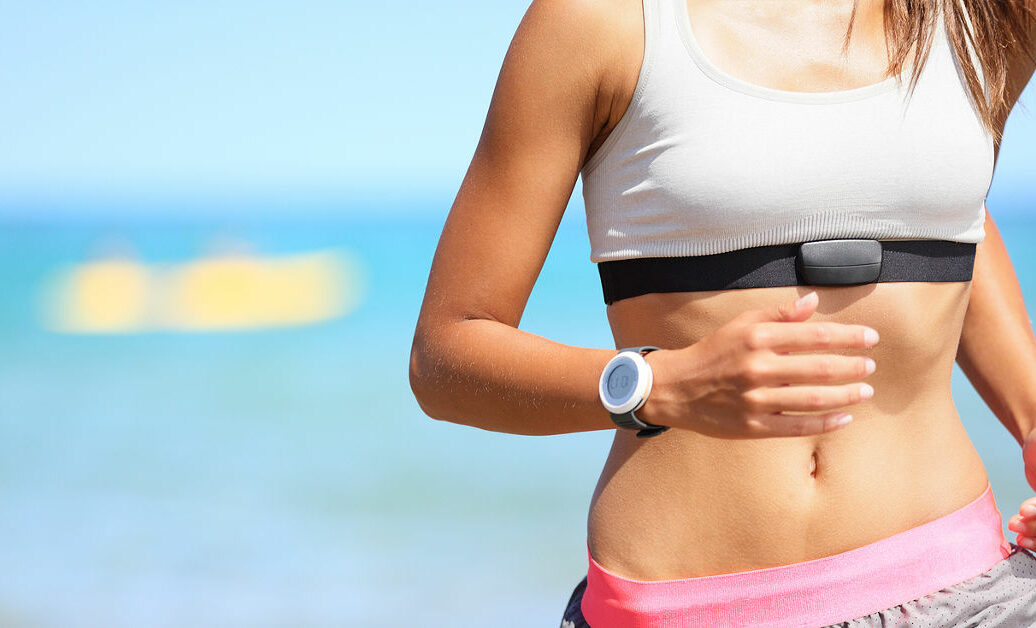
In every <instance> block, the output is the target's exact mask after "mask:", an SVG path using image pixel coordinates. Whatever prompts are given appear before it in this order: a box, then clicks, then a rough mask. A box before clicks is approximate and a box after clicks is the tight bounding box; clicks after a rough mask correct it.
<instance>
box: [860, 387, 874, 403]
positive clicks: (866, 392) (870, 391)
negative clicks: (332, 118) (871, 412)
mask: <svg viewBox="0 0 1036 628" xmlns="http://www.w3.org/2000/svg"><path fill="white" fill-rule="evenodd" d="M873 396H874V387H873V386H871V385H870V384H860V397H863V398H864V399H870V398H871V397H873Z"/></svg>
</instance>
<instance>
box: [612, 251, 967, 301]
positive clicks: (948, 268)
mask: <svg viewBox="0 0 1036 628" xmlns="http://www.w3.org/2000/svg"><path fill="white" fill-rule="evenodd" d="M880 242H881V273H880V274H879V275H878V278H877V280H876V281H878V282H885V281H971V275H972V270H973V268H974V264H975V249H976V244H975V243H974V242H954V241H951V240H881V241H880ZM800 244H801V243H792V244H775V245H771V246H756V247H751V248H746V249H738V250H736V251H728V252H726V253H716V254H713V255H687V256H678V257H638V258H631V259H622V260H608V261H604V262H599V263H598V264H597V270H598V272H599V273H600V275H601V288H602V289H603V292H604V302H605V303H607V304H609V305H610V304H612V303H614V302H615V301H618V300H620V299H627V298H630V297H635V296H639V295H641V294H648V293H651V292H694V291H699V290H728V289H732V288H765V287H771V286H805V285H811V284H809V283H808V282H807V281H806V280H805V278H804V277H803V276H802V274H801V272H800V271H799V269H798V267H797V265H796V263H795V260H796V257H797V255H798V251H799V246H800Z"/></svg>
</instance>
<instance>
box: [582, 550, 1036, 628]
mask: <svg viewBox="0 0 1036 628" xmlns="http://www.w3.org/2000/svg"><path fill="white" fill-rule="evenodd" d="M1010 545H1011V553H1010V554H1009V555H1008V556H1007V558H1005V559H1003V560H1002V561H1000V562H998V563H997V564H996V565H994V566H993V568H992V569H990V570H989V571H986V572H983V573H980V574H979V575H977V576H975V577H973V578H969V579H967V580H965V581H963V582H959V583H957V584H955V585H952V586H949V587H946V588H944V589H939V590H938V591H935V592H933V593H929V594H928V595H925V596H923V597H920V598H918V599H916V600H911V601H909V602H904V603H903V604H897V605H896V606H893V607H891V608H886V609H885V610H881V611H877V612H875V613H871V614H870V615H864V616H863V617H857V618H855V619H849V620H847V621H843V622H840V623H837V624H830V625H828V626H824V627H822V628H870V627H872V626H873V627H878V628H947V627H949V626H961V627H969V628H970V627H972V626H978V627H982V626H1000V627H1002V628H1020V627H1023V626H1036V554H1034V553H1033V552H1032V551H1030V550H1027V549H1025V548H1024V547H1020V546H1018V545H1016V544H1014V543H1010ZM585 589H586V578H583V580H582V582H580V583H579V584H578V585H576V588H575V591H573V592H572V597H571V598H570V599H569V600H568V607H567V608H566V609H565V614H564V616H563V617H562V619H561V628H587V627H588V626H589V624H587V623H586V620H585V619H583V612H582V611H581V610H580V608H579V605H580V602H582V600H583V591H584V590H585ZM597 628H612V627H610V626H598V627H597Z"/></svg>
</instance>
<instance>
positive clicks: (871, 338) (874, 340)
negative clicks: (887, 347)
mask: <svg viewBox="0 0 1036 628" xmlns="http://www.w3.org/2000/svg"><path fill="white" fill-rule="evenodd" d="M863 341H864V342H866V343H867V345H868V346H872V345H876V344H878V332H877V331H875V330H873V329H867V330H866V331H864V332H863Z"/></svg>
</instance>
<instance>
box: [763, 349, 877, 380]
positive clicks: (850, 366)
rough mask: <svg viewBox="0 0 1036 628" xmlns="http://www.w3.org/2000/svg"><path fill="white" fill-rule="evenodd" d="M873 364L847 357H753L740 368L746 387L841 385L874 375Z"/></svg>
mask: <svg viewBox="0 0 1036 628" xmlns="http://www.w3.org/2000/svg"><path fill="white" fill-rule="evenodd" d="M875 368H876V364H875V362H874V360H872V359H871V358H868V357H864V356H849V355H835V354H831V355H772V356H755V357H753V358H751V359H750V360H749V361H748V362H747V363H746V365H745V367H744V373H745V380H746V382H747V383H748V385H749V386H776V385H781V384H810V383H813V384H815V383H819V382H844V381H848V380H854V379H860V378H863V377H866V376H868V375H870V374H871V373H873V372H874V370H875Z"/></svg>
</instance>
